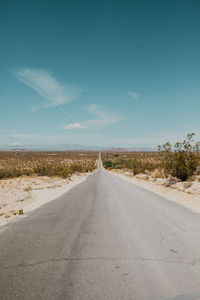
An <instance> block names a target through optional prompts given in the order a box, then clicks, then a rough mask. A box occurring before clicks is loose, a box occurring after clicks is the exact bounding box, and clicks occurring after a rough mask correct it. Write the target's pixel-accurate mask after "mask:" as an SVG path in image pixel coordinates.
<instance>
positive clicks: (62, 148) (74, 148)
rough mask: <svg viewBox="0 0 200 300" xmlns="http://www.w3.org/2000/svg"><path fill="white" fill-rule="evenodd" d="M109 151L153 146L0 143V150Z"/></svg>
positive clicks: (126, 150)
mask: <svg viewBox="0 0 200 300" xmlns="http://www.w3.org/2000/svg"><path fill="white" fill-rule="evenodd" d="M2 150H9V151H109V152H129V151H136V152H151V151H156V150H155V149H153V148H119V147H118V148H115V147H98V146H84V145H79V144H58V145H39V144H38V145H0V151H2Z"/></svg>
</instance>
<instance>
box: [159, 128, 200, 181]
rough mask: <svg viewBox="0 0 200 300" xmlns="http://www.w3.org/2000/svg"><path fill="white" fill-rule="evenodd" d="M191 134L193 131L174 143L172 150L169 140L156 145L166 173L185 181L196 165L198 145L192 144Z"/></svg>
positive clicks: (195, 168) (193, 171)
mask: <svg viewBox="0 0 200 300" xmlns="http://www.w3.org/2000/svg"><path fill="white" fill-rule="evenodd" d="M193 136H194V133H192V134H188V135H187V138H186V140H184V141H183V142H181V143H180V142H178V143H176V144H175V145H174V150H173V151H172V146H171V144H170V143H169V142H168V143H166V144H164V145H163V146H159V147H158V150H159V151H160V153H161V155H162V158H163V160H162V166H163V169H164V171H165V174H166V175H171V176H173V177H176V178H178V179H180V180H181V181H185V180H187V179H188V178H189V177H190V176H192V175H193V174H194V173H195V171H196V170H197V166H198V155H197V154H198V147H197V144H195V145H193Z"/></svg>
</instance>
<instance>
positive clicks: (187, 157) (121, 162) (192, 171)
mask: <svg viewBox="0 0 200 300" xmlns="http://www.w3.org/2000/svg"><path fill="white" fill-rule="evenodd" d="M194 136H195V134H194V133H191V134H188V135H187V137H186V139H185V140H184V141H182V142H177V143H175V144H174V146H172V145H171V143H170V142H167V143H165V144H164V145H162V146H160V145H159V146H158V151H157V152H121V153H120V152H119V153H113V152H103V153H102V160H103V165H104V167H105V168H106V169H109V170H111V169H112V170H120V169H121V170H122V169H123V170H124V171H128V172H130V173H132V174H133V175H137V174H146V175H152V176H153V177H154V178H167V177H171V178H176V179H177V180H180V181H186V180H188V179H190V178H191V177H192V176H193V175H200V142H197V143H194Z"/></svg>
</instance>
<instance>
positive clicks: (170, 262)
mask: <svg viewBox="0 0 200 300" xmlns="http://www.w3.org/2000/svg"><path fill="white" fill-rule="evenodd" d="M104 260H105V261H152V262H163V263H166V264H183V265H191V266H194V265H195V264H196V263H198V262H199V261H200V258H198V259H196V260H193V261H189V262H185V261H170V260H167V259H164V258H148V257H133V258H126V257H115V258H112V257H108V258H106V257H97V258H95V257H88V258H81V257H77V258H53V259H49V260H41V261H38V262H35V263H29V264H23V263H22V264H18V265H14V266H7V267H4V268H0V271H5V270H10V269H16V268H24V267H35V266H37V265H40V264H45V263H51V262H64V261H66V262H74V261H75V262H76V261H104Z"/></svg>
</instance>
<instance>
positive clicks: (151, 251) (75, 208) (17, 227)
mask: <svg viewBox="0 0 200 300" xmlns="http://www.w3.org/2000/svg"><path fill="white" fill-rule="evenodd" d="M0 299H3V300H4V299H9V300H10V299H20V300H23V299H27V300H32V299H35V300H40V299H48V300H51V299H81V300H82V299H83V300H84V299H86V300H90V299H91V300H98V299H106V300H107V299H109V300H117V299H133V300H157V299H158V300H161V299H162V300H164V299H165V300H167V299H169V300H172V299H173V300H197V299H200V215H199V214H196V213H194V212H192V211H191V210H189V209H186V208H184V207H182V206H180V205H178V204H177V203H174V202H171V201H169V200H166V199H165V198H162V197H160V196H158V195H156V194H154V193H151V192H149V191H145V190H143V189H141V188H139V187H136V186H134V185H132V184H130V183H127V182H125V181H122V180H121V179H119V178H118V177H115V176H114V175H112V174H110V173H108V172H106V171H104V170H102V168H100V169H99V170H98V171H97V172H95V173H94V174H92V175H90V176H89V177H88V179H87V180H86V181H85V182H83V183H81V184H79V185H77V186H76V187H75V188H73V189H72V190H70V191H69V192H68V193H66V194H65V195H63V196H62V197H60V198H58V199H57V200H55V201H52V202H50V203H49V204H47V205H45V206H43V207H41V208H40V209H37V210H36V211H34V212H33V213H31V214H30V215H29V216H28V217H26V218H23V219H22V220H21V221H19V222H15V223H13V224H12V225H10V226H8V228H7V229H6V230H5V231H3V232H2V233H1V234H0Z"/></svg>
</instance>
